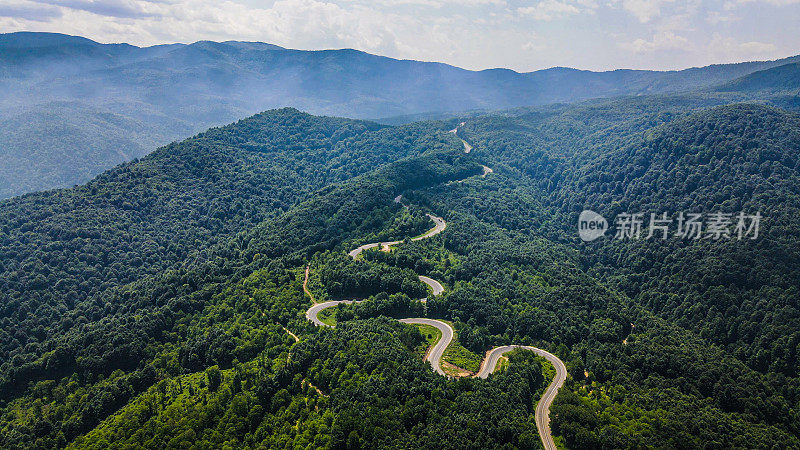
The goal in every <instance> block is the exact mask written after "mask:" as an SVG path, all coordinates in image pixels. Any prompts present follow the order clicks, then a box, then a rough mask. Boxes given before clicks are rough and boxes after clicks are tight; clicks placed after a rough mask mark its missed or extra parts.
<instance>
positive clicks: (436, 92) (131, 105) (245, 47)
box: [0, 32, 800, 198]
mask: <svg viewBox="0 0 800 450" xmlns="http://www.w3.org/2000/svg"><path fill="white" fill-rule="evenodd" d="M798 62H800V57H799V56H795V57H791V58H786V59H782V60H777V61H761V62H748V63H739V64H724V65H713V66H708V67H703V68H692V69H687V70H681V71H669V72H656V71H646V70H615V71H610V72H591V71H583V70H576V69H568V68H552V69H547V70H540V71H536V72H529V73H518V72H515V71H512V70H507V69H490V70H482V71H470V70H465V69H460V68H457V67H453V66H449V65H446V64H441V63H431V62H420V61H409V60H396V59H391V58H386V57H382V56H376V55H371V54H368V53H364V52H360V51H356V50H350V49H344V50H321V51H301V50H291V49H285V48H282V47H278V46H276V45H271V44H266V43H258V42H236V41H229V42H221V43H220V42H209V41H201V42H196V43H194V44H189V45H185V44H170V45H158V46H153V47H144V48H141V47H136V46H132V45H129V44H100V43H97V42H94V41H92V40H89V39H85V38H82V37H76V36H67V35H61V34H52V33H27V32H25V33H10V34H3V35H0V95H2V98H3V99H4V100H3V104H2V106H0V198H4V197H9V196H14V195H19V194H22V193H26V192H31V191H36V190H42V189H49V188H56V187H64V186H69V185H73V184H77V183H82V182H85V181H87V180H89V179H91V178H92V177H93V176H95V175H97V174H98V173H100V172H102V171H103V170H105V169H108V168H110V167H112V166H114V165H116V164H118V163H121V162H124V161H126V160H130V159H133V158H137V157H141V156H144V155H145V154H147V153H149V152H150V151H152V150H154V149H155V147H156V146H158V145H162V144H166V143H168V142H170V141H172V140H175V139H178V138H181V137H186V136H188V135H191V134H193V133H195V132H198V131H200V130H203V129H205V128H208V127H209V126H215V125H221V124H224V123H228V122H231V121H233V120H236V119H238V118H241V117H245V116H249V115H251V114H253V113H256V112H259V111H263V110H266V109H270V108H276V107H281V106H293V107H296V108H299V109H301V110H305V111H308V112H311V113H315V114H325V115H337V116H346V117H353V118H372V119H376V118H385V117H390V116H414V115H420V114H430V113H436V112H463V111H468V110H476V109H484V110H492V109H503V108H511V107H517V106H529V105H542V104H548V103H556V102H575V101H581V100H587V99H592V98H600V97H613V96H629V95H647V94H665V93H676V92H692V91H697V90H706V91H708V90H709V89H716V88H714V87H715V86H722V87H721V88H720V90H719V92H718V93H719V95H728V94H730V92H733V91H735V92H736V93H737V94H740V93H741V92H755V91H759V92H760V91H761V90H763V89H768V90H769V89H771V90H773V91H774V90H780V91H785V90H787V89H788V90H792V89H796V88H797V85H798V81H797V79H798V78H797V70H798V69H797V67H798V64H797V63H798ZM765 70H778V71H780V77H778V78H777V80H783V81H775V80H776V77H775V76H772V74H767V75H763V74H759V73H756V72H759V71H765ZM742 77H744V78H742ZM760 77H763V78H765V79H767V80H770V81H769V82H770V83H773V84H775V83H777V85H771V86H764V83H765V82H764V81H763V80H762V79H761V78H760ZM781 77H782V78H781ZM748 86H750V87H748ZM716 94H717V93H715V95H716ZM792 98H796V96H795V97H792V96H789V97H788V98H787V101H789V102H792V101H793V100H792Z"/></svg>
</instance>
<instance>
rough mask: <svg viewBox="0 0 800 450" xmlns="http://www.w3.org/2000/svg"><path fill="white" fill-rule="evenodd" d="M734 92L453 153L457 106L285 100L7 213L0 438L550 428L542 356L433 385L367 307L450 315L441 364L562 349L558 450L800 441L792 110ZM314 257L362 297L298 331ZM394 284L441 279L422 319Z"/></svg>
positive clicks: (679, 99)
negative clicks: (621, 227)
mask: <svg viewBox="0 0 800 450" xmlns="http://www.w3.org/2000/svg"><path fill="white" fill-rule="evenodd" d="M720 101H721V100H720V99H719V98H714V97H709V96H695V95H683V96H675V97H667V96H662V97H647V98H644V97H639V98H630V99H622V100H613V101H596V102H592V103H589V104H581V105H558V106H547V107H535V108H522V109H517V110H512V111H505V112H502V113H494V114H486V115H483V116H477V117H468V118H465V119H464V121H465V122H466V123H465V124H464V125H463V126H460V127H458V132H457V133H458V137H461V138H463V139H465V140H467V141H468V142H469V143H471V144H472V145H473V146H474V148H473V149H472V151H470V152H469V153H465V152H464V151H463V147H462V145H461V143H460V142H459V140H458V137H457V136H455V135H454V134H453V133H448V132H447V130H451V129H453V128H454V127H456V125H457V124H458V123H460V122H461V120H462V119H461V118H454V119H452V120H449V121H443V122H420V123H415V124H409V125H405V126H401V127H383V126H380V125H376V124H373V123H369V122H359V121H351V120H345V119H331V118H320V117H314V116H309V115H307V114H302V113H299V112H297V111H296V110H291V109H284V110H277V111H270V112H267V113H264V114H260V115H257V116H255V117H252V118H249V119H246V120H243V121H240V122H238V123H236V124H232V125H230V126H227V127H223V128H219V129H213V130H209V131H208V132H207V133H204V134H201V135H199V136H197V137H195V138H192V139H189V140H187V141H184V142H182V143H176V144H172V145H169V146H167V147H164V148H162V149H159V150H158V151H156V152H154V153H153V154H152V155H150V156H148V157H146V158H144V159H142V160H140V161H137V162H134V163H130V164H126V165H123V166H120V167H118V168H116V169H114V170H112V171H109V172H107V173H105V174H103V175H102V176H100V177H98V178H97V179H96V180H94V181H92V182H91V183H89V184H88V185H86V186H81V187H77V188H73V189H68V190H63V191H53V192H47V193H40V194H33V195H27V196H24V197H20V198H17V199H12V200H10V201H6V202H4V203H3V206H4V208H3V211H2V213H0V230H1V231H2V233H3V235H2V236H3V237H2V239H1V240H0V254H1V255H2V258H0V264H2V267H0V269H2V270H3V273H2V277H0V283H3V284H2V286H0V288H2V289H0V295H2V296H3V297H2V302H0V303H1V304H2V305H3V307H2V309H0V312H2V316H0V322H1V323H2V324H3V327H2V333H3V335H2V339H0V342H3V345H4V347H3V349H2V351H3V352H4V353H3V355H2V356H3V359H2V361H4V362H3V364H2V366H0V370H1V371H0V377H1V378H0V383H1V384H0V389H1V390H0V393H2V397H1V398H0V407H1V408H2V411H0V447H9V448H17V447H20V448H36V447H40V448H41V447H46V448H51V447H57V448H58V447H67V446H70V447H72V448H107V447H113V446H114V445H117V446H120V447H125V446H129V447H145V448H157V447H158V448H163V447H170V448H173V447H174V448H178V447H182V446H188V445H190V444H196V445H199V446H203V447H208V448H222V447H226V446H227V447H230V448H254V447H259V446H261V447H266V448H297V447H309V446H312V447H322V448H359V447H360V448H428V447H434V446H440V447H444V448H531V447H533V446H536V445H538V444H537V443H538V442H539V437H538V436H537V434H536V433H537V431H536V427H535V425H534V418H533V416H534V410H535V406H536V405H535V399H536V398H538V397H539V396H540V395H541V392H542V389H543V388H544V384H545V383H546V380H548V379H549V377H551V376H552V368H551V367H550V366H549V365H548V364H547V363H543V362H542V361H541V360H538V359H535V358H533V357H529V356H528V355H525V354H519V355H511V357H510V359H509V362H508V363H507V364H504V368H503V369H502V370H501V372H500V373H498V374H495V375H493V376H491V377H489V379H487V380H480V379H471V378H467V379H462V380H448V379H446V378H444V377H440V376H438V375H436V374H434V373H433V372H432V371H431V370H430V366H428V365H426V363H424V362H423V355H424V354H425V350H426V348H427V341H426V339H431V338H432V336H430V335H428V332H425V333H423V334H420V333H419V332H418V331H417V329H416V328H413V327H411V326H407V325H403V324H400V323H398V322H397V321H395V320H389V319H387V318H386V317H378V316H381V315H389V316H392V317H409V315H410V314H427V315H428V316H429V317H435V318H438V319H443V320H449V321H451V322H452V324H453V328H454V329H455V330H456V337H455V341H456V344H457V346H456V349H455V350H454V351H453V352H452V353H450V354H446V355H444V359H445V361H446V362H447V363H448V364H451V365H453V366H455V367H457V368H460V369H462V370H464V371H466V372H469V371H471V370H477V366H478V365H479V364H480V360H481V357H482V355H484V353H485V352H486V350H487V349H489V348H491V347H493V346H496V345H501V344H508V343H515V344H526V345H536V346H537V347H540V348H545V349H548V350H549V351H551V352H552V353H554V354H556V355H557V356H558V357H559V358H560V359H561V360H563V361H564V362H565V363H566V365H567V368H568V373H569V374H570V378H569V379H568V380H567V383H566V384H565V386H564V388H562V390H561V391H559V394H558V396H557V398H556V400H555V403H554V405H553V407H552V413H551V419H552V428H553V434H554V435H555V436H556V439H557V440H558V441H559V442H560V443H561V444H563V445H564V446H566V447H567V448H644V447H648V446H650V447H657V448H699V447H703V446H707V447H715V448H753V447H755V448H772V447H773V445H775V444H776V443H777V445H778V447H780V448H796V447H799V446H800V441H798V436H799V435H800V428H798V423H800V421H798V417H800V411H798V406H797V405H798V404H800V403H798V402H800V392H798V389H797V386H800V379H798V373H797V371H796V367H797V357H798V355H797V348H798V344H799V343H800V341H798V339H800V335H798V329H799V328H800V324H799V323H798V322H797V317H798V311H797V305H796V301H795V299H796V297H797V292H798V286H797V280H798V279H800V273H798V270H800V267H798V264H797V261H798V256H800V255H797V249H798V248H800V245H798V244H800V243H799V242H798V239H800V237H799V236H798V234H797V232H796V231H795V230H796V229H797V225H798V223H797V221H798V219H797V217H798V216H797V212H798V210H800V200H799V199H798V196H797V193H798V192H800V173H798V172H799V171H800V166H798V161H800V159H798V158H800V137H799V136H800V120H798V117H797V115H796V114H795V113H792V112H788V111H785V110H781V109H778V108H774V107H769V106H763V105H754V104H737V105H729V106H722V107H720V106H717V105H718V103H720ZM480 165H485V166H488V167H489V168H491V169H492V170H493V171H492V172H489V173H485V174H484V172H483V171H482V170H481V167H480ZM481 175H485V176H481ZM399 194H402V197H403V202H404V203H405V204H406V205H407V206H408V207H407V208H405V207H403V206H402V205H401V204H400V203H397V202H394V201H393V199H395V198H396V197H397V196H398V195H399ZM6 206H7V208H6ZM584 208H590V209H594V210H596V211H598V212H600V213H601V214H603V215H604V216H605V217H607V218H608V219H609V220H611V219H612V218H613V217H614V216H615V215H616V214H619V213H621V212H631V213H633V212H641V213H645V214H647V216H648V217H649V213H650V212H654V213H661V212H668V213H675V212H677V211H678V210H687V211H688V210H692V211H695V210H697V211H703V212H716V211H722V212H730V213H736V212H738V211H744V212H748V213H751V212H754V211H753V210H758V211H760V212H761V214H762V215H763V216H764V218H765V219H764V222H763V223H762V228H761V236H760V237H759V239H756V240H747V241H742V242H738V241H731V240H725V241H715V240H713V239H701V240H697V241H694V240H693V241H688V240H675V239H668V240H666V241H661V240H657V239H651V240H647V239H642V240H637V241H634V240H626V241H617V240H612V239H610V238H608V237H607V238H604V239H601V240H598V241H595V242H593V243H588V244H587V243H582V241H580V240H579V239H578V237H577V233H576V222H577V215H578V213H580V211H581V210H582V209H584ZM425 213H431V214H436V215H437V216H441V217H444V218H445V220H446V221H447V227H446V229H445V230H444V231H443V232H442V233H440V234H438V235H436V236H435V237H433V238H430V239H424V240H419V241H410V240H409V241H406V242H404V243H403V245H401V246H399V247H398V248H395V249H394V250H393V251H391V252H388V253H387V252H379V251H372V252H370V251H368V252H365V254H364V255H363V257H362V258H360V259H359V260H355V261H354V260H353V259H352V258H350V257H349V256H347V252H348V251H349V250H352V249H353V248H355V247H357V246H358V245H361V244H363V243H365V242H376V241H382V240H388V239H403V238H406V237H412V236H418V235H419V234H420V233H422V232H424V231H425V230H426V228H427V227H428V226H430V225H429V221H428V219H427V218H426V217H425V215H424V214H425ZM64 224H67V225H64ZM645 232H646V231H645ZM306 267H310V276H309V280H308V284H307V287H308V288H309V289H310V290H311V292H312V293H313V294H314V295H315V296H316V297H317V298H318V299H319V298H341V297H344V298H352V297H354V296H363V297H366V300H365V302H364V303H363V304H359V305H357V307H353V308H350V309H342V310H340V311H339V312H337V313H336V315H335V317H334V319H335V320H337V321H338V324H337V327H336V328H335V329H333V330H330V329H317V328H315V327H313V326H311V325H310V323H309V322H308V321H307V320H306V319H305V317H304V312H305V311H306V309H307V308H308V307H309V306H311V299H310V298H309V296H307V295H306V294H305V293H304V290H303V286H304V272H305V268H306ZM410 273H411V274H425V275H429V276H431V277H433V278H435V279H436V280H440V281H441V282H442V283H443V284H444V285H445V286H446V290H445V292H444V293H443V294H441V295H440V296H436V297H435V298H429V300H428V302H427V303H426V309H425V310H424V311H423V310H421V308H419V307H418V304H417V303H415V302H412V301H411V299H412V298H416V297H415V296H418V295H419V293H420V292H425V290H426V289H427V288H426V287H425V285H423V284H422V283H421V282H418V281H417V280H416V279H415V276H409V274H410ZM414 305H417V306H414ZM414 308H416V309H414ZM287 330H288V331H287ZM289 332H291V333H293V334H294V335H296V336H297V337H298V339H299V341H298V342H297V343H295V339H294V338H293V337H292V335H290V334H289Z"/></svg>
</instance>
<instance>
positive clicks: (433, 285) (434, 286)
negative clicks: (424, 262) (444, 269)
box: [419, 275, 444, 296]
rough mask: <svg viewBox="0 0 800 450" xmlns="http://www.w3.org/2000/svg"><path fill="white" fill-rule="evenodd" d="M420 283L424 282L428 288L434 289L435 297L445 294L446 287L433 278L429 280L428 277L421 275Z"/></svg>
mask: <svg viewBox="0 0 800 450" xmlns="http://www.w3.org/2000/svg"><path fill="white" fill-rule="evenodd" d="M419 281H422V282H423V283H425V284H427V285H428V286H430V287H431V289H433V295H434V296H437V295H439V294H441V293H442V292H444V286H442V283H439V282H438V281H436V280H434V279H433V278H428V277H425V276H422V275H420V276H419Z"/></svg>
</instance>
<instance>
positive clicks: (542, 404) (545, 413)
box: [476, 345, 567, 450]
mask: <svg viewBox="0 0 800 450" xmlns="http://www.w3.org/2000/svg"><path fill="white" fill-rule="evenodd" d="M516 349H522V350H530V351H532V352H534V353H536V354H537V355H539V356H541V357H543V358H544V359H546V360H548V361H549V362H550V363H551V364H552V365H553V367H555V369H556V376H555V378H553V381H551V382H550V385H548V386H547V389H545V391H544V394H542V398H541V400H539V403H538V404H537V405H536V415H535V417H536V429H537V430H538V431H539V436H541V437H542V444H544V448H545V449H546V450H556V444H555V442H553V435H552V433H551V432H550V405H552V404H553V400H555V398H556V394H557V393H558V390H559V389H560V388H561V386H563V385H564V381H566V380H567V366H565V365H564V362H563V361H561V360H560V359H558V357H557V356H556V355H554V354H552V353H550V352H548V351H546V350H542V349H540V348H536V347H531V346H528V345H504V346H502V347H496V348H493V349H491V350H489V352H487V354H486V357H485V358H484V359H483V362H482V363H481V368H480V370H479V371H478V374H477V375H476V377H478V378H488V377H489V374H491V373H492V372H494V370H495V368H496V367H497V363H498V362H500V358H501V357H502V356H503V355H504V354H505V353H508V352H510V351H513V350H516ZM545 437H547V439H545Z"/></svg>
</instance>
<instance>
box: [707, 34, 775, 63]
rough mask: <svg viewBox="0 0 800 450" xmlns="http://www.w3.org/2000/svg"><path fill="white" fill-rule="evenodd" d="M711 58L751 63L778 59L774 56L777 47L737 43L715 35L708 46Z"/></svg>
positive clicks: (728, 38)
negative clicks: (766, 59)
mask: <svg viewBox="0 0 800 450" xmlns="http://www.w3.org/2000/svg"><path fill="white" fill-rule="evenodd" d="M707 48H708V51H709V53H710V54H711V57H714V58H717V59H721V60H723V61H725V60H735V61H752V60H755V59H765V58H773V57H778V56H779V55H777V54H775V52H776V51H777V49H778V47H777V46H776V45H775V44H772V43H769V42H759V41H746V42H739V41H738V40H736V39H735V38H733V37H730V36H723V35H721V34H718V33H715V34H714V35H713V37H712V38H711V41H710V42H709V44H708V47H707Z"/></svg>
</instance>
